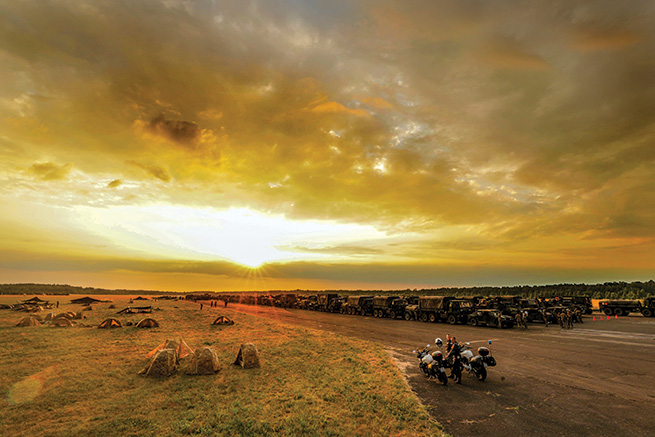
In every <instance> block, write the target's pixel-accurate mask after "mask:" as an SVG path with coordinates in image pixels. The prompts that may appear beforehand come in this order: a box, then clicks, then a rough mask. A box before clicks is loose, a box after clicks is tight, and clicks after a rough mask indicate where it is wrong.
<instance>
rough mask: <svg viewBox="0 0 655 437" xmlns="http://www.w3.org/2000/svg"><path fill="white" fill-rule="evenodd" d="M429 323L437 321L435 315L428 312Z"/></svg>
mask: <svg viewBox="0 0 655 437" xmlns="http://www.w3.org/2000/svg"><path fill="white" fill-rule="evenodd" d="M429 319H430V323H437V316H436V315H435V314H434V313H430V317H429Z"/></svg>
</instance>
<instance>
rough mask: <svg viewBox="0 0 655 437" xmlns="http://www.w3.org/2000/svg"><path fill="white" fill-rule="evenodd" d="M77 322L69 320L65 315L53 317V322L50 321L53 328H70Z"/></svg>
mask: <svg viewBox="0 0 655 437" xmlns="http://www.w3.org/2000/svg"><path fill="white" fill-rule="evenodd" d="M74 325H75V324H74V323H73V322H72V321H70V320H68V319H67V318H65V317H60V318H58V319H53V320H52V322H50V327H53V328H69V327H71V326H74Z"/></svg>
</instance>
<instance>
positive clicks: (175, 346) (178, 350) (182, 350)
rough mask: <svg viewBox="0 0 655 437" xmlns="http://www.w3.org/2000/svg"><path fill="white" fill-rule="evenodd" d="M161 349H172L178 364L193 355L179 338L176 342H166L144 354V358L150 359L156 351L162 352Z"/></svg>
mask: <svg viewBox="0 0 655 437" xmlns="http://www.w3.org/2000/svg"><path fill="white" fill-rule="evenodd" d="M163 349H172V350H174V351H175V362H176V363H179V362H180V360H182V359H184V358H186V357H188V356H190V355H193V350H191V348H190V347H189V345H188V344H186V342H185V341H184V340H182V339H181V338H180V339H178V340H172V339H169V340H166V341H164V342H163V343H162V344H160V345H159V346H157V347H156V348H154V349H153V350H151V351H150V352H148V353H147V354H146V357H148V358H149V357H152V356H153V355H155V354H156V353H157V352H158V351H160V350H163Z"/></svg>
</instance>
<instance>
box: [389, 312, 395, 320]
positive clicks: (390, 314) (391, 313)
mask: <svg viewBox="0 0 655 437" xmlns="http://www.w3.org/2000/svg"><path fill="white" fill-rule="evenodd" d="M389 317H391V318H392V319H395V318H396V312H395V311H394V310H391V311H390V312H389Z"/></svg>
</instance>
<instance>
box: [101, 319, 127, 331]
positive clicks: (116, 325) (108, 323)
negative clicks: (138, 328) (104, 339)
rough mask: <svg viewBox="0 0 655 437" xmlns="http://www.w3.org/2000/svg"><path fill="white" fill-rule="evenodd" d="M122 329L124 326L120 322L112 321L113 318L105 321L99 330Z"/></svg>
mask: <svg viewBox="0 0 655 437" xmlns="http://www.w3.org/2000/svg"><path fill="white" fill-rule="evenodd" d="M122 327H123V325H122V324H121V322H120V320H118V319H112V318H111V317H110V318H108V319H105V320H103V321H102V323H101V324H100V325H99V326H98V328H101V329H113V328H122Z"/></svg>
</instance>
